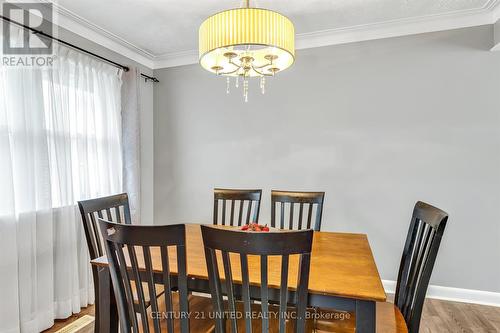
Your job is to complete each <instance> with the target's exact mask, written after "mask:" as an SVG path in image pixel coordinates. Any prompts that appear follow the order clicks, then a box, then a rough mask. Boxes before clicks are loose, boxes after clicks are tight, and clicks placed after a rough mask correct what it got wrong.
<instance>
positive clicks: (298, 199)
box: [271, 190, 325, 231]
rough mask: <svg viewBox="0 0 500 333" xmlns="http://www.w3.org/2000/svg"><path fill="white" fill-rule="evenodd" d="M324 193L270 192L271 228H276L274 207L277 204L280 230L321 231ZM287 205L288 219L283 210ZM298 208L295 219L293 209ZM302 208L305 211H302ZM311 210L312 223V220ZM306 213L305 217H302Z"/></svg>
mask: <svg viewBox="0 0 500 333" xmlns="http://www.w3.org/2000/svg"><path fill="white" fill-rule="evenodd" d="M324 200H325V192H289V191H276V190H272V191H271V227H273V228H276V227H277V226H276V224H277V223H276V206H277V205H278V204H279V206H280V207H279V212H280V218H279V221H280V223H279V226H278V228H280V229H290V230H292V229H298V230H301V229H311V228H312V229H314V230H315V231H320V230H321V217H322V215H323V201H324ZM287 205H288V207H289V209H288V217H286V215H287V214H285V208H286V206H287ZM296 205H298V206H299V211H298V215H297V219H295V215H294V207H296ZM304 206H306V207H305V209H304ZM313 210H315V211H316V212H315V213H314V221H313V220H312V219H313ZM306 211H307V214H306V217H305V218H304V215H305V213H306ZM287 220H288V221H287Z"/></svg>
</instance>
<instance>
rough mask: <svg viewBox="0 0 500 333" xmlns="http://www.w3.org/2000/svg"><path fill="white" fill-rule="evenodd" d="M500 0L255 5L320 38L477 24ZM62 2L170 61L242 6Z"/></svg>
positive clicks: (212, 0)
mask: <svg viewBox="0 0 500 333" xmlns="http://www.w3.org/2000/svg"><path fill="white" fill-rule="evenodd" d="M499 2H500V0H256V1H251V5H252V6H256V7H263V8H268V9H273V10H276V11H279V12H280V13H282V14H284V15H286V16H288V17H290V18H291V19H292V21H293V22H294V24H295V29H296V33H297V34H298V39H300V37H301V36H306V37H307V36H316V35H315V34H318V33H319V34H322V33H323V34H324V33H325V31H326V32H335V33H336V34H337V35H338V33H339V32H342V33H345V32H352V31H358V30H360V29H364V30H370V29H377V28H378V29H379V28H380V27H381V26H383V25H388V26H392V27H394V26H395V24H398V25H401V24H405V23H411V22H413V23H415V22H418V23H419V24H420V26H421V27H420V28H417V27H415V28H414V29H413V30H412V31H411V32H409V33H418V32H425V31H426V30H428V29H427V28H426V27H427V26H428V24H426V23H427V21H429V22H433V24H436V21H437V20H441V21H443V22H444V20H448V21H449V20H450V19H454V20H455V21H456V22H458V20H462V21H463V20H464V18H465V17H466V18H467V20H466V21H467V23H466V22H463V23H460V24H459V23H457V24H456V25H458V27H459V26H467V25H469V26H470V25H477V24H478V23H480V22H479V21H478V23H475V21H474V20H473V19H472V17H475V16H477V15H479V14H484V13H485V12H491V11H493V10H494V9H497V8H496V7H497V6H496V5H497V4H498V3H499ZM57 4H58V7H60V8H59V10H60V12H62V13H65V14H66V15H70V16H71V17H72V18H73V19H75V18H76V19H78V20H79V21H80V23H82V22H84V23H86V24H87V25H89V24H90V25H92V26H93V29H94V30H96V29H97V30H100V31H101V32H103V31H104V32H106V33H107V34H108V35H109V36H112V37H114V38H115V39H116V40H119V41H121V42H123V43H125V44H127V45H128V46H129V47H132V48H134V49H135V50H136V51H140V53H142V55H143V56H146V57H148V58H150V59H153V60H154V59H167V58H169V56H170V55H177V56H178V55H179V54H181V55H182V54H192V53H193V52H194V50H196V49H197V42H198V27H199V25H200V24H201V22H202V21H203V20H204V19H205V18H206V17H208V16H209V15H211V14H213V13H216V12H218V11H221V10H224V9H229V8H234V7H240V6H241V5H242V1H240V0H140V1H139V0H57ZM473 21H474V22H473ZM429 24H430V23H429ZM483 24H484V23H483ZM448 25H449V24H448ZM451 26H454V25H453V24H452V25H451ZM415 29H417V30H415ZM418 29H420V30H422V31H419V30H418ZM434 30H443V29H439V28H436V29H434ZM409 33H403V34H409ZM389 35H390V33H389ZM375 38H376V37H375ZM348 39H352V38H348ZM360 39H362V38H360ZM365 39H373V38H365ZM347 41H352V40H347ZM306 44H307V43H306ZM299 48H300V47H299ZM190 52H191V53H190Z"/></svg>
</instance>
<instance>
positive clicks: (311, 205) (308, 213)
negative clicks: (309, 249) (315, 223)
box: [307, 204, 314, 229]
mask: <svg viewBox="0 0 500 333" xmlns="http://www.w3.org/2000/svg"><path fill="white" fill-rule="evenodd" d="M313 207H314V205H313V204H309V209H308V211H307V229H311V218H312V211H313Z"/></svg>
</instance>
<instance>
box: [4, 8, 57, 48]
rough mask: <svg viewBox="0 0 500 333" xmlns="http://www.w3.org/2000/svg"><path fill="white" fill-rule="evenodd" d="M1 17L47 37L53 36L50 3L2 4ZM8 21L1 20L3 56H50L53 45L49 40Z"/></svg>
mask: <svg viewBox="0 0 500 333" xmlns="http://www.w3.org/2000/svg"><path fill="white" fill-rule="evenodd" d="M2 15H3V16H4V17H6V18H7V19H8V20H10V21H12V22H17V23H19V24H20V25H24V26H26V27H29V28H32V29H35V30H36V31H42V32H44V33H45V34H47V35H49V36H52V34H53V26H52V23H51V22H52V4H51V3H28V2H14V3H13V2H4V3H3V4H2ZM8 20H3V35H4V38H3V54H4V55H27V54H33V55H39V56H40V55H49V54H52V44H53V43H52V41H51V39H50V38H47V37H44V36H41V35H39V34H37V33H36V32H35V31H33V30H29V29H26V28H23V27H20V26H19V25H18V24H16V23H12V22H9V21H8Z"/></svg>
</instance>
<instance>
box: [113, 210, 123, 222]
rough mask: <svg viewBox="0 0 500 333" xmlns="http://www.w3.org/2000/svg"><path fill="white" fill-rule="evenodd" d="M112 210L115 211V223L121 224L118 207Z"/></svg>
mask: <svg viewBox="0 0 500 333" xmlns="http://www.w3.org/2000/svg"><path fill="white" fill-rule="evenodd" d="M114 209H115V215H116V222H117V223H122V217H121V214H120V206H116V207H114Z"/></svg>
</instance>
